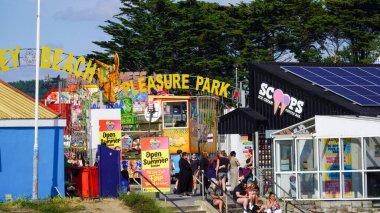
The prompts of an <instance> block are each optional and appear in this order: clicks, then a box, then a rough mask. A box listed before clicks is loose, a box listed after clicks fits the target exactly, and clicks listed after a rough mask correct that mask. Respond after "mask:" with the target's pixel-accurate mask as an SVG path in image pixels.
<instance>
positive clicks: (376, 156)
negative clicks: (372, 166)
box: [375, 145, 380, 158]
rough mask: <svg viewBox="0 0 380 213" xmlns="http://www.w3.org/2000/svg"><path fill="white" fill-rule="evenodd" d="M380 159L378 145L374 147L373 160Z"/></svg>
mask: <svg viewBox="0 0 380 213" xmlns="http://www.w3.org/2000/svg"><path fill="white" fill-rule="evenodd" d="M378 157H380V145H375V158H378Z"/></svg>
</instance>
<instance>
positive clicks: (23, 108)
mask: <svg viewBox="0 0 380 213" xmlns="http://www.w3.org/2000/svg"><path fill="white" fill-rule="evenodd" d="M38 117H39V118H42V119H49V118H57V117H58V114H57V113H55V112H54V111H53V110H50V109H48V108H47V107H45V106H43V105H42V104H40V106H39V108H38ZM31 118H34V99H33V98H32V97H30V96H28V95H26V94H25V93H23V92H21V91H20V90H18V89H16V88H14V87H12V86H11V85H9V84H7V83H6V82H4V81H2V80H0V119H31Z"/></svg>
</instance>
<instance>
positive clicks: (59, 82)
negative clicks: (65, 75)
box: [57, 76, 62, 115]
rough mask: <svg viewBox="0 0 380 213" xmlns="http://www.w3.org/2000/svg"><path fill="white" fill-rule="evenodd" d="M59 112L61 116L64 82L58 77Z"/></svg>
mask: <svg viewBox="0 0 380 213" xmlns="http://www.w3.org/2000/svg"><path fill="white" fill-rule="evenodd" d="M57 80H58V107H59V109H58V111H59V114H60V115H61V113H62V107H61V89H62V80H61V78H60V77H59V76H58V79H57Z"/></svg>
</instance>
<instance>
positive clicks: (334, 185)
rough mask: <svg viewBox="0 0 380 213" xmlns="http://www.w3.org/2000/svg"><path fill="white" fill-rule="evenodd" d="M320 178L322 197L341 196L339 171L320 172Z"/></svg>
mask: <svg viewBox="0 0 380 213" xmlns="http://www.w3.org/2000/svg"><path fill="white" fill-rule="evenodd" d="M320 180H321V197H322V198H340V173H339V172H326V173H320Z"/></svg>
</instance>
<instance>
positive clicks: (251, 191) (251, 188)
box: [247, 181, 259, 210]
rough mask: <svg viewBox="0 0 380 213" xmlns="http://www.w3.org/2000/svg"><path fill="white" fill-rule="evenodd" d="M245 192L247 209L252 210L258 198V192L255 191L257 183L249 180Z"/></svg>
mask: <svg viewBox="0 0 380 213" xmlns="http://www.w3.org/2000/svg"><path fill="white" fill-rule="evenodd" d="M247 194H248V195H249V196H248V204H249V209H250V210H253V209H254V206H255V205H256V204H257V201H258V198H259V194H258V191H257V184H255V183H254V182H253V181H249V182H248V184H247Z"/></svg>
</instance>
